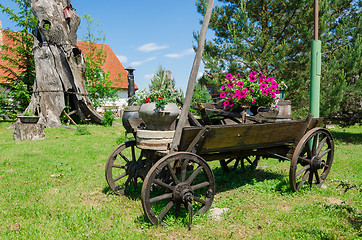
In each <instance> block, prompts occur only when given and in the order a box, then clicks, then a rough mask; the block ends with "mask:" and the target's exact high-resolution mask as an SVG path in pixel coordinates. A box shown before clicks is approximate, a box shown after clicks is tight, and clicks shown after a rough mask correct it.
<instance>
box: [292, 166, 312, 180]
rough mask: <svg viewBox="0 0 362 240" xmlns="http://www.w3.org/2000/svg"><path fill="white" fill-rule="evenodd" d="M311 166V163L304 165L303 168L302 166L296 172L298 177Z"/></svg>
mask: <svg viewBox="0 0 362 240" xmlns="http://www.w3.org/2000/svg"><path fill="white" fill-rule="evenodd" d="M309 168H310V165H307V166H304V167H303V168H301V169H300V170H299V171H298V172H297V173H296V174H295V176H296V177H298V176H299V175H300V174H302V173H303V172H305V171H307V170H308V169H309Z"/></svg>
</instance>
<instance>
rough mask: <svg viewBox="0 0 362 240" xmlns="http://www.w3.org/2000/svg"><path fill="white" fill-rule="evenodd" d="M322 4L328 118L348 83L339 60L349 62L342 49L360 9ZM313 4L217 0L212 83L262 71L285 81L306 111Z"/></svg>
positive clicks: (209, 63)
mask: <svg viewBox="0 0 362 240" xmlns="http://www.w3.org/2000/svg"><path fill="white" fill-rule="evenodd" d="M319 2H320V18H319V22H320V27H319V32H320V39H321V41H322V66H323V69H322V71H323V74H322V80H321V81H322V84H321V85H322V86H321V89H322V103H321V106H322V107H321V110H322V115H323V116H325V115H326V114H327V113H331V112H336V111H337V110H338V108H339V103H340V102H341V100H342V98H343V89H344V88H345V86H346V84H347V82H348V81H349V80H347V78H348V74H347V73H346V69H343V68H341V65H339V64H340V63H341V62H342V61H344V63H345V64H347V66H351V65H349V63H348V62H349V61H350V60H348V59H347V58H345V57H344V55H343V52H345V51H347V49H348V48H350V47H351V46H352V42H353V41H356V35H358V33H357V32H359V31H360V30H358V28H356V22H357V23H358V22H359V21H360V20H359V19H360V9H361V8H360V6H359V5H360V3H356V1H353V0H338V1H332V0H320V1H319ZM313 4H314V3H313V1H306V0H291V1H282V0H253V1H250V0H219V4H217V6H216V7H215V9H214V13H213V16H212V18H211V22H210V28H211V29H212V30H213V31H214V33H215V38H214V39H213V40H211V41H208V42H207V44H206V47H205V52H204V58H203V61H204V63H205V68H206V70H207V71H208V73H209V74H211V76H213V79H212V80H211V79H210V83H212V84H214V85H216V87H218V86H217V84H218V83H219V81H218V79H220V78H221V77H222V75H225V72H226V71H227V72H231V73H235V72H239V73H241V74H248V73H249V72H250V71H251V70H256V71H260V72H262V73H263V74H264V75H267V76H272V77H274V78H275V79H276V80H277V81H279V82H281V81H284V82H285V83H286V84H287V85H288V95H287V96H288V97H289V98H290V99H292V100H293V105H294V106H296V108H297V109H299V110H300V111H301V112H303V110H304V112H305V111H308V107H309V94H306V93H309V84H310V81H309V79H310V49H311V47H310V46H311V40H312V39H313V24H314V17H313V16H314V14H313V13H314V10H313V7H314V6H313ZM358 4H359V5H358ZM205 7H206V1H205V0H198V1H197V9H198V12H200V13H201V14H204V13H205V9H206V8H205ZM356 20H357V21H356ZM353 21H354V24H351V23H352V22H353ZM359 29H360V28H359ZM196 37H197V36H196ZM353 39H354V40H353ZM351 54H353V55H354V57H352V58H351V59H353V58H355V57H357V55H355V54H354V53H351ZM341 57H342V58H341ZM334 59H335V60H334ZM341 59H343V60H341ZM333 61H334V63H333ZM359 66H361V65H359ZM356 68H358V66H355V67H354V69H356ZM351 72H355V70H352V71H351ZM332 102H333V104H331V103H332ZM331 105H333V107H331Z"/></svg>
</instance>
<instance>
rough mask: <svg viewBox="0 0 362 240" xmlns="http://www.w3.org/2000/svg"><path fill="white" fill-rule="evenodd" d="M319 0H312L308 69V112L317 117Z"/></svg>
mask: <svg viewBox="0 0 362 240" xmlns="http://www.w3.org/2000/svg"><path fill="white" fill-rule="evenodd" d="M318 21H319V1H318V0H314V40H313V41H312V55H311V71H310V103H309V112H310V113H311V114H313V115H314V117H316V118H319V103H320V88H321V66H322V57H321V45H322V44H321V41H319V40H318V35H319V34H318Z"/></svg>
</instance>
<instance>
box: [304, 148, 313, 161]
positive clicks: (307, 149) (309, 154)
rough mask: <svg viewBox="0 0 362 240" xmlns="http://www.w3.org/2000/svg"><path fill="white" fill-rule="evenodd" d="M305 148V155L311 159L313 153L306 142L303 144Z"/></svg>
mask: <svg viewBox="0 0 362 240" xmlns="http://www.w3.org/2000/svg"><path fill="white" fill-rule="evenodd" d="M305 149H306V151H307V156H308V158H309V159H312V156H313V154H312V151H311V150H310V147H309V144H306V145H305Z"/></svg>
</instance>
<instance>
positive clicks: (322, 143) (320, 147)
mask: <svg viewBox="0 0 362 240" xmlns="http://www.w3.org/2000/svg"><path fill="white" fill-rule="evenodd" d="M326 141H327V137H324V138H323V139H322V140H321V141H320V142H319V145H318V148H317V150H316V155H319V153H320V152H321V151H322V147H323V145H324V144H325V143H326Z"/></svg>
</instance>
